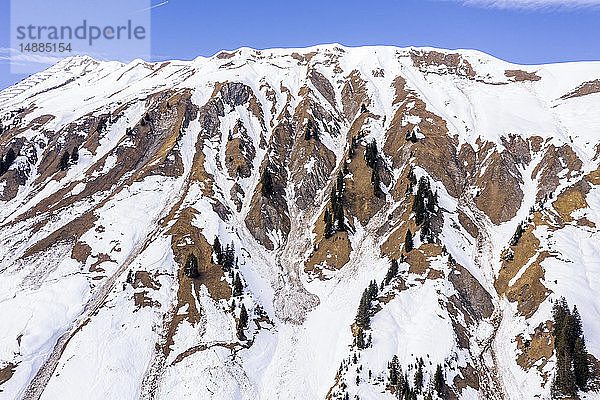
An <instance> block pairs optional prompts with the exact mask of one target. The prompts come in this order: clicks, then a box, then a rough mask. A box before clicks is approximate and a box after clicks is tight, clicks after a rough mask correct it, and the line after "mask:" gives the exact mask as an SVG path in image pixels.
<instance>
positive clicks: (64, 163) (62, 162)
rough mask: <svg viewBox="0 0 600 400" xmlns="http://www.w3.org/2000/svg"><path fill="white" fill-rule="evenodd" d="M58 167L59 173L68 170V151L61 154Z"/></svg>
mask: <svg viewBox="0 0 600 400" xmlns="http://www.w3.org/2000/svg"><path fill="white" fill-rule="evenodd" d="M58 167H59V168H60V170H61V171H66V170H67V168H69V152H68V151H65V152H64V153H63V155H62V157H61V158H60V162H59V164H58Z"/></svg>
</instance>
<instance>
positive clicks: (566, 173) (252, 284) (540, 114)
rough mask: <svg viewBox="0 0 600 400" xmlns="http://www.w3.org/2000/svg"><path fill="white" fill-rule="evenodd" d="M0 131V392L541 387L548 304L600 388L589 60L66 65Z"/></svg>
mask: <svg viewBox="0 0 600 400" xmlns="http://www.w3.org/2000/svg"><path fill="white" fill-rule="evenodd" d="M0 124H1V126H2V132H1V136H0V155H1V156H2V157H3V158H2V163H1V164H2V165H0V167H1V168H0V172H2V175H1V176H0V193H1V194H0V200H1V207H0V223H1V228H0V256H1V258H0V260H1V261H0V317H1V320H2V329H1V330H0V398H2V399H4V398H6V399H17V398H22V399H155V400H158V399H175V398H176V399H345V398H350V399H354V398H360V399H394V398H398V397H401V398H405V397H406V396H408V397H409V398H418V399H427V398H430V397H429V396H431V397H432V398H437V397H438V396H439V397H441V398H448V399H526V400H530V399H536V398H539V399H547V398H550V392H551V390H550V389H551V383H552V381H553V379H554V376H555V374H556V371H557V368H558V367H559V365H557V352H556V351H555V335H554V334H553V333H552V332H553V330H554V329H553V322H554V319H553V315H552V308H553V305H554V304H557V300H559V299H560V298H561V297H564V298H565V299H566V301H567V303H568V305H569V306H570V307H571V309H572V308H573V307H574V306H577V309H578V311H579V313H580V315H581V320H582V327H583V334H584V335H585V339H586V345H587V351H588V353H589V362H590V367H591V368H590V370H591V378H590V379H589V383H588V385H587V392H583V391H580V392H579V396H580V397H581V398H588V399H592V398H600V394H598V392H596V391H595V390H597V388H598V378H599V377H600V374H599V372H598V371H600V363H598V359H600V297H599V296H598V295H597V293H598V290H599V289H600V242H599V240H598V239H599V237H600V233H599V231H598V226H599V225H598V224H600V186H599V185H600V168H599V164H600V158H599V156H600V146H599V145H600V62H581V63H566V64H553V65H539V66H521V65H514V64H509V63H506V62H504V61H501V60H498V59H495V58H493V57H491V56H488V55H486V54H482V53H479V52H476V51H468V50H453V51H448V50H437V49H431V48H395V47H363V48H345V47H342V46H339V45H325V46H317V47H313V48H307V49H294V50H292V49H286V50H282V49H275V50H261V51H258V50H253V49H248V48H242V49H239V50H236V51H233V52H221V53H219V54H217V55H215V56H214V57H211V58H197V59H196V60H194V61H190V62H183V61H171V62H163V63H154V64H149V63H145V62H143V61H135V62H133V63H131V64H127V65H125V64H121V63H118V62H97V61H95V60H93V59H91V58H87V57H73V58H69V59H65V60H63V61H61V62H60V63H58V64H57V65H55V66H53V67H52V68H50V69H48V70H47V71H45V72H42V73H39V74H36V75H34V76H32V77H30V78H28V79H26V80H24V81H22V82H20V83H19V84H17V85H15V86H12V87H10V88H8V89H6V90H4V91H2V92H0ZM10 149H12V152H14V156H11V154H9V153H12V152H11V151H10ZM74 149H76V151H74ZM73 153H75V154H73ZM217 238H218V242H219V243H220V246H219V247H220V248H221V250H220V251H219V249H218V248H215V246H214V243H215V241H216V239H217ZM411 238H412V240H411ZM411 242H412V247H413V249H412V250H410V244H411ZM408 250H410V251H408ZM392 265H393V267H392ZM396 267H397V271H395V268H396ZM196 270H197V271H196ZM373 281H374V283H372V282H373ZM366 289H367V291H366V292H365V290H366ZM363 293H366V294H363ZM359 306H360V307H359ZM242 308H243V310H242ZM244 314H246V315H244ZM394 356H395V357H394ZM421 360H422V362H421ZM558 364H560V362H559V363H558ZM396 367H397V369H398V371H400V370H401V372H398V374H399V378H398V379H396V380H394V379H393V377H391V375H393V373H391V370H395V369H396ZM436 371H441V374H440V372H438V374H437V376H436ZM394 373H395V372H394ZM420 376H422V379H421V380H422V382H423V388H422V389H421V390H418V386H419V384H418V381H419V380H420V379H419V377H420ZM404 377H406V383H405V384H404V383H403V384H404V385H405V387H404V388H402V387H401V385H400V383H399V381H402V382H404ZM440 378H441V381H440ZM436 382H437V384H436ZM406 385H408V386H406ZM407 387H408V388H409V389H410V390H408V392H406V393H404V392H403V391H406V390H405V389H407ZM411 391H412V392H411ZM402 396H405V397H402ZM411 396H412V397H411Z"/></svg>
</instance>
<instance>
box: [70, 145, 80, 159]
mask: <svg viewBox="0 0 600 400" xmlns="http://www.w3.org/2000/svg"><path fill="white" fill-rule="evenodd" d="M77 160H79V149H78V148H77V146H75V147H73V152H72V153H71V161H72V162H74V163H76V162H77Z"/></svg>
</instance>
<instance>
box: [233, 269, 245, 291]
mask: <svg viewBox="0 0 600 400" xmlns="http://www.w3.org/2000/svg"><path fill="white" fill-rule="evenodd" d="M243 289H244V287H243V285H242V280H241V279H240V274H238V273H236V274H235V278H233V295H234V296H241V295H242V290H243Z"/></svg>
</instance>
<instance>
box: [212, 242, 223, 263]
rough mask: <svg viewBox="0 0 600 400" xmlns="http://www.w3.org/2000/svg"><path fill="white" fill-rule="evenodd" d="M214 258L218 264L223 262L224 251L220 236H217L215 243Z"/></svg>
mask: <svg viewBox="0 0 600 400" xmlns="http://www.w3.org/2000/svg"><path fill="white" fill-rule="evenodd" d="M213 258H214V260H215V261H216V263H217V264H219V265H222V264H223V253H222V250H221V242H220V241H219V237H218V236H215V243H214V244H213Z"/></svg>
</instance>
